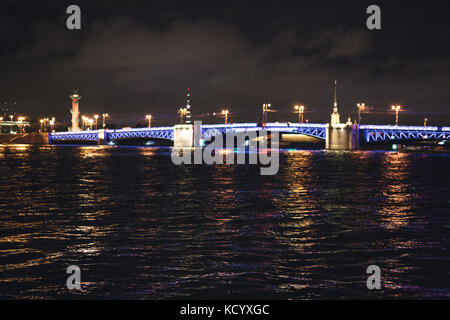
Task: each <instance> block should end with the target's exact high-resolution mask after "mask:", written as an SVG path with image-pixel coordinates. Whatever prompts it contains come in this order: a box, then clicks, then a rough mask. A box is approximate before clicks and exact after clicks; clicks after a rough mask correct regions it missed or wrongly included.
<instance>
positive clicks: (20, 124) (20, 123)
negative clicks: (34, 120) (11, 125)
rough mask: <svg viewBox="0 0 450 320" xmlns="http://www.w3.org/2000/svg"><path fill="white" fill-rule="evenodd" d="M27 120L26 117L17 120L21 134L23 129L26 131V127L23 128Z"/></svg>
mask: <svg viewBox="0 0 450 320" xmlns="http://www.w3.org/2000/svg"><path fill="white" fill-rule="evenodd" d="M24 120H25V117H18V118H17V122H18V125H19V131H20V133H23V131H24V130H23V129H24V126H23V121H24Z"/></svg>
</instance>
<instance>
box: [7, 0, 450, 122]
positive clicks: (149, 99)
mask: <svg viewBox="0 0 450 320" xmlns="http://www.w3.org/2000/svg"><path fill="white" fill-rule="evenodd" d="M71 4H77V5H79V6H80V8H81V13H82V28H81V30H79V31H78V30H75V31H69V30H68V29H67V28H66V25H65V22H66V19H67V17H68V14H66V8H67V7H68V6H69V5H71ZM370 4H372V3H370V2H367V1H353V2H349V3H346V5H345V6H342V5H341V4H339V3H334V2H330V1H318V2H315V3H308V4H299V3H296V2H291V1H289V2H284V3H283V4H271V3H266V2H263V3H261V2H248V3H236V2H235V3H226V4H216V3H214V4H211V3H206V2H198V1H192V2H189V3H186V2H171V3H170V4H161V3H153V4H150V3H147V2H144V1H134V2H132V3H131V2H118V1H108V2H105V1H96V2H95V3H91V2H87V1H77V2H76V3H71V2H68V1H61V2H58V3H54V2H52V1H34V2H32V3H29V2H24V1H6V2H3V4H2V10H1V11H0V39H2V41H1V44H0V57H1V60H0V66H1V70H2V77H1V78H0V102H2V104H3V103H4V102H7V103H10V104H11V103H13V102H16V103H17V105H18V107H19V108H20V110H21V111H23V112H24V113H26V114H27V115H29V116H32V117H40V116H56V117H57V118H58V119H61V120H68V119H69V118H70V113H69V108H70V99H69V95H70V94H71V93H72V90H73V89H78V90H79V92H80V94H81V95H82V96H83V99H82V100H81V105H80V106H81V113H82V114H94V113H100V114H101V113H104V112H108V113H110V114H111V115H112V116H113V117H114V116H115V117H116V119H118V120H117V121H118V122H121V120H120V121H119V119H123V120H124V121H123V122H124V123H125V122H126V121H127V119H128V118H129V119H130V120H129V122H130V123H129V124H130V125H135V123H131V121H133V117H136V118H138V117H139V115H141V114H142V115H145V114H146V113H151V114H152V115H154V121H155V122H154V123H155V125H156V124H158V123H161V124H163V123H171V122H174V121H176V120H177V118H178V116H177V110H178V108H179V107H181V106H183V105H184V103H185V91H186V88H187V87H190V88H191V90H192V108H193V110H192V112H193V114H194V116H195V115H197V116H198V115H200V114H202V113H212V112H219V111H220V110H221V109H222V108H224V107H226V108H228V109H230V112H231V115H230V120H231V121H235V120H236V121H253V122H256V121H258V117H259V116H260V106H261V104H262V103H264V102H270V103H272V105H274V106H278V107H279V112H278V113H277V114H271V117H272V118H273V120H274V121H292V122H293V121H295V115H294V114H291V113H292V111H293V110H292V107H293V105H294V104H299V103H301V104H304V105H305V106H306V112H307V113H306V117H307V118H308V117H309V118H310V121H311V122H318V121H320V122H325V121H328V116H329V114H330V113H331V108H332V98H333V97H332V80H333V79H337V80H338V102H339V111H340V113H341V117H342V120H343V121H345V120H346V119H347V116H351V117H352V119H354V117H355V114H356V102H358V101H363V102H365V103H366V104H367V105H370V106H371V107H373V108H374V109H375V110H376V111H377V112H379V113H380V114H371V115H366V116H365V118H366V119H368V120H369V119H370V120H373V121H374V122H377V123H386V124H387V123H389V122H391V123H392V114H391V115H389V114H383V110H385V111H386V112H387V113H390V112H389V110H388V109H389V106H390V105H391V104H400V105H402V106H403V107H404V109H405V111H404V112H402V113H401V121H403V122H404V123H406V124H416V125H420V123H421V122H423V117H428V118H430V125H433V124H434V125H446V124H448V120H449V119H450V112H449V110H450V109H449V108H448V107H449V101H450V91H449V90H448V85H449V84H450V72H449V71H450V60H449V57H450V46H449V43H450V41H449V40H450V28H449V23H448V19H447V17H446V12H447V11H446V8H447V7H448V5H446V4H444V3H443V2H437V1H433V3H432V4H430V5H427V6H424V5H418V4H412V3H409V2H406V1H398V2H396V3H395V4H392V3H385V2H384V1H383V2H378V3H377V4H378V5H379V6H380V8H381V12H382V20H381V21H382V29H381V30H368V29H367V28H366V26H365V22H366V19H367V17H368V15H367V14H366V13H365V11H366V8H367V6H368V5H370ZM417 17H421V19H418V18H417ZM308 113H309V115H308ZM324 117H326V118H324ZM111 120H113V118H112V119H111ZM133 122H135V121H133ZM141 122H142V123H145V119H143V120H142V121H141ZM217 122H220V120H217Z"/></svg>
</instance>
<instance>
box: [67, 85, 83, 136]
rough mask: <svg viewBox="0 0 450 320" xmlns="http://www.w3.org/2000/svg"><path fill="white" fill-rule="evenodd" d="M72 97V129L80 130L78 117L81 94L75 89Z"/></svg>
mask: <svg viewBox="0 0 450 320" xmlns="http://www.w3.org/2000/svg"><path fill="white" fill-rule="evenodd" d="M70 99H72V109H71V110H70V113H71V114H72V131H80V127H79V125H78V123H79V119H78V117H79V115H80V110H79V101H80V99H81V96H80V95H79V94H78V93H77V90H73V94H72V95H71V96H70Z"/></svg>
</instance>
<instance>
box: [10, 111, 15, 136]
mask: <svg viewBox="0 0 450 320" xmlns="http://www.w3.org/2000/svg"><path fill="white" fill-rule="evenodd" d="M9 118H10V119H11V128H10V129H11V130H9V133H13V123H12V121H13V118H14V116H13V115H10V116H9Z"/></svg>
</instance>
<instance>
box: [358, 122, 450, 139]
mask: <svg viewBox="0 0 450 320" xmlns="http://www.w3.org/2000/svg"><path fill="white" fill-rule="evenodd" d="M444 129H448V128H446V127H444V128H439V127H418V126H374V125H362V126H360V127H359V130H360V134H362V135H363V136H364V137H365V139H366V142H382V141H398V140H406V141H407V140H447V139H450V132H449V130H444Z"/></svg>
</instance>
